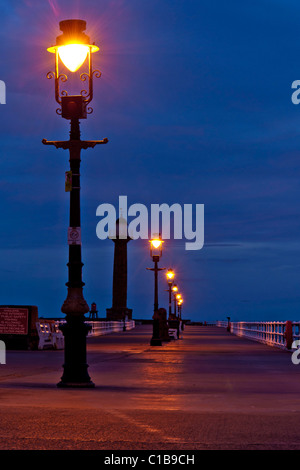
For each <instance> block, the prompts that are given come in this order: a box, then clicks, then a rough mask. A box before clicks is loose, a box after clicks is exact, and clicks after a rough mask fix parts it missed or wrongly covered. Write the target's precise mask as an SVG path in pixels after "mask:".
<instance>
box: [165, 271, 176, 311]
mask: <svg viewBox="0 0 300 470" xmlns="http://www.w3.org/2000/svg"><path fill="white" fill-rule="evenodd" d="M174 276H175V274H174V271H173V270H172V269H168V271H167V272H166V277H167V282H168V284H169V289H168V292H169V318H171V316H172V284H173V279H174Z"/></svg>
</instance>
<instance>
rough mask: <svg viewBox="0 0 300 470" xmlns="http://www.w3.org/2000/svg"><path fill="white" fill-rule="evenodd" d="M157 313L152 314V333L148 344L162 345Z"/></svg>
mask: <svg viewBox="0 0 300 470" xmlns="http://www.w3.org/2000/svg"><path fill="white" fill-rule="evenodd" d="M157 315H158V313H157V312H155V313H154V315H153V317H154V318H153V334H152V338H151V341H150V346H162V341H161V338H160V334H159V320H158V318H157Z"/></svg>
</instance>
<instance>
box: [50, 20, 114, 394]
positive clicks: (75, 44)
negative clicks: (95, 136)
mask: <svg viewBox="0 0 300 470" xmlns="http://www.w3.org/2000/svg"><path fill="white" fill-rule="evenodd" d="M59 26H60V29H61V31H62V34H61V35H60V36H58V37H57V38H56V44H55V45H54V46H51V47H49V48H48V49H47V50H48V51H49V52H51V53H53V54H54V58H55V62H54V67H55V68H54V71H52V72H49V73H48V74H47V78H49V79H51V78H54V84H55V87H54V88H55V99H56V101H57V103H58V104H59V106H60V107H59V108H58V109H57V110H56V112H57V114H60V115H61V116H62V117H63V118H64V119H68V120H70V123H71V130H70V139H69V140H67V141H48V140H46V139H43V141H42V142H43V144H45V145H54V146H55V147H56V148H62V149H68V150H69V153H70V172H68V185H69V186H68V189H67V187H66V190H67V191H70V224H69V229H68V244H69V262H68V265H67V266H68V282H67V284H66V285H67V287H68V295H67V298H66V300H65V302H64V304H63V306H62V308H61V311H62V312H63V313H65V314H66V324H64V325H63V326H62V331H63V334H64V337H65V352H64V355H65V362H64V366H63V367H64V372H63V376H62V378H61V381H60V382H59V384H58V387H94V384H93V382H92V381H91V378H90V376H89V374H88V371H87V369H88V365H87V363H86V336H87V333H88V331H89V327H88V326H87V325H86V324H85V320H86V319H85V316H84V314H85V313H87V312H89V306H88V304H87V303H86V301H85V299H84V297H83V292H82V288H83V286H84V282H82V266H83V264H82V261H81V223H80V161H81V160H80V154H81V149H87V148H94V147H95V145H98V144H106V143H107V142H108V140H107V139H103V140H88V141H83V140H80V123H79V119H86V117H87V114H90V113H91V112H92V111H93V109H92V108H90V107H88V104H89V103H90V102H91V101H92V99H93V77H94V76H95V77H97V78H99V77H100V76H101V73H100V72H99V70H93V67H92V54H93V53H94V52H97V51H98V50H99V48H98V47H97V46H95V45H94V44H91V41H90V38H89V37H88V36H87V35H86V34H85V33H84V30H85V29H86V22H85V21H83V20H65V21H61V22H60V23H59ZM86 60H87V61H88V72H84V73H81V75H80V80H81V81H83V82H85V81H87V83H88V90H81V92H80V94H79V95H69V94H68V92H67V91H66V90H62V91H60V82H66V81H67V80H68V77H67V75H66V74H64V73H61V72H60V70H59V68H60V67H61V64H63V65H64V66H65V67H66V68H67V69H68V70H69V71H70V72H71V73H74V72H76V71H77V70H78V69H79V68H80V67H81V66H82V65H83V64H84V63H85V62H86Z"/></svg>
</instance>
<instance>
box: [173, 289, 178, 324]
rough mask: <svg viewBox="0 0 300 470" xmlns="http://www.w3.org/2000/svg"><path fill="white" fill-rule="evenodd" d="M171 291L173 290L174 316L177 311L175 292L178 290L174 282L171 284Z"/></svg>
mask: <svg viewBox="0 0 300 470" xmlns="http://www.w3.org/2000/svg"><path fill="white" fill-rule="evenodd" d="M172 292H173V296H174V315H175V317H176V314H177V312H176V304H177V301H176V294H177V292H178V287H177V285H176V284H174V285H173V287H172Z"/></svg>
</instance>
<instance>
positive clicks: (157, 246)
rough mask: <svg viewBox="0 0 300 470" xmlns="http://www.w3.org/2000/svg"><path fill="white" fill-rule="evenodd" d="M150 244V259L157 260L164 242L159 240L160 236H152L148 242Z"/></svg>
mask: <svg viewBox="0 0 300 470" xmlns="http://www.w3.org/2000/svg"><path fill="white" fill-rule="evenodd" d="M149 243H150V256H151V257H156V258H158V259H159V257H160V256H161V255H162V245H163V243H164V241H163V240H162V239H161V238H160V235H158V236H154V237H153V238H152V239H151V240H149Z"/></svg>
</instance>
